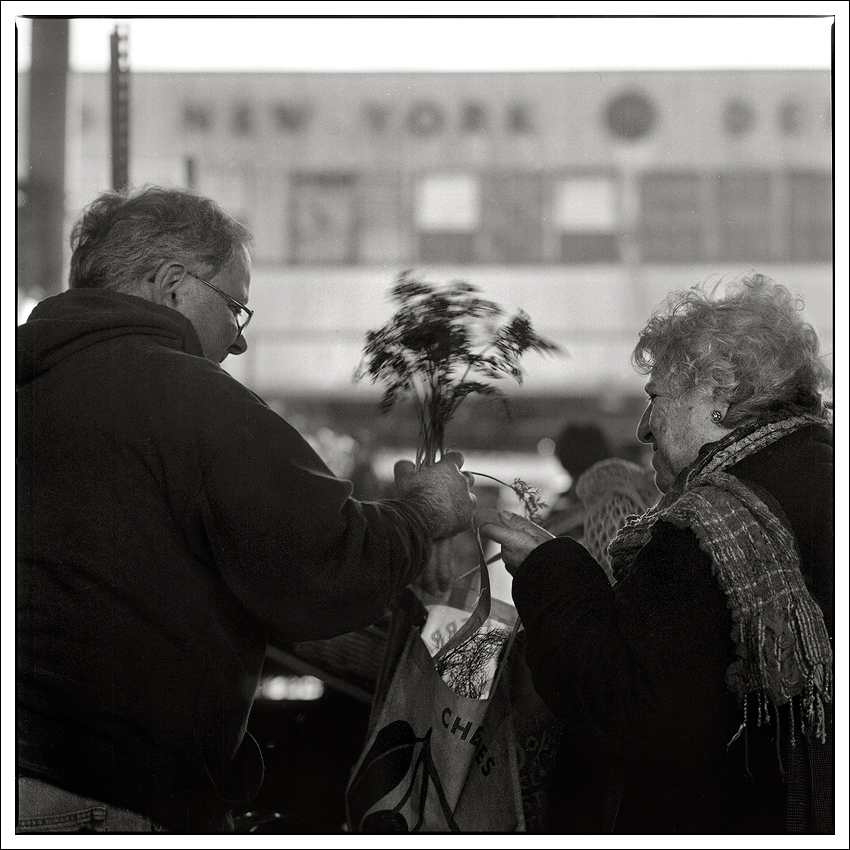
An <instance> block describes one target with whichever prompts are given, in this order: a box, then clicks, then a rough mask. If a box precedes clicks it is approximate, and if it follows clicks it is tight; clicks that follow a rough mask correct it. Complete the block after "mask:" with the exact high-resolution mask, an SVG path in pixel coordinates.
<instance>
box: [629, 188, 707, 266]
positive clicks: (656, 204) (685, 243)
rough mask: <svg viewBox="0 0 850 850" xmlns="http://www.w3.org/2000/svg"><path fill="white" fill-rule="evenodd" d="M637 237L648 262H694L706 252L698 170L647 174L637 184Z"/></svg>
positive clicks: (644, 257)
mask: <svg viewBox="0 0 850 850" xmlns="http://www.w3.org/2000/svg"><path fill="white" fill-rule="evenodd" d="M640 205H641V228H640V241H641V253H642V256H643V259H644V260H646V261H648V262H661V263H663V262H693V261H694V260H701V259H703V258H704V255H705V245H704V235H703V232H704V224H705V215H704V213H703V210H702V205H701V203H700V180H699V175H697V174H647V175H645V176H644V178H643V180H642V181H641V186H640Z"/></svg>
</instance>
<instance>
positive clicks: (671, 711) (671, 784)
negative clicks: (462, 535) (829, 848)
mask: <svg viewBox="0 0 850 850" xmlns="http://www.w3.org/2000/svg"><path fill="white" fill-rule="evenodd" d="M727 471H728V472H730V473H732V474H734V475H736V476H737V477H739V478H740V479H742V480H744V481H745V482H747V483H749V484H750V486H753V485H755V487H756V488H758V491H759V492H760V493H761V495H762V496H763V498H764V499H765V500H768V501H769V502H770V504H771V506H772V507H773V508H774V509H775V511H780V512H781V513H782V514H784V516H780V519H782V520H783V522H786V523H787V524H788V525H789V526H790V528H791V529H792V530H793V531H794V534H795V537H796V539H797V542H798V545H799V548H800V552H801V558H802V571H803V574H804V576H805V578H806V581H807V584H808V586H809V588H810V591H811V592H812V595H813V597H814V598H815V601H816V602H818V604H819V605H820V606H821V608H822V610H823V612H824V618H825V621H826V624H827V628H828V630H829V633H830V636H832V635H833V634H834V572H833V569H834V482H833V474H834V473H833V449H832V436H831V433H830V431H829V430H828V429H827V428H825V427H822V426H807V427H805V428H803V429H801V430H799V431H797V432H794V433H792V434H790V435H788V436H787V437H785V438H783V439H781V440H779V441H777V442H776V443H774V444H773V445H771V446H769V447H767V448H765V449H762V450H761V451H759V452H757V453H755V454H753V455H751V456H749V457H747V458H745V459H744V460H743V461H741V462H740V463H739V464H737V465H736V466H733V467H731V468H730V469H728V470H727ZM765 492H766V494H767V495H765ZM776 503H778V505H779V507H776ZM513 595H514V600H515V603H516V606H517V609H518V610H519V613H520V615H521V617H522V620H523V623H524V625H525V628H526V630H527V632H528V649H527V653H526V658H527V660H528V663H529V666H530V668H531V670H532V673H533V677H534V682H535V686H536V687H537V689H538V691H539V692H540V694H541V696H543V698H544V699H545V700H546V701H547V703H548V704H549V706H550V707H551V708H552V709H553V711H554V712H555V713H556V714H557V715H558V716H559V718H560V719H561V720H563V722H564V724H565V732H564V735H565V738H564V743H563V746H562V748H561V754H560V756H559V767H558V778H557V787H556V789H555V791H554V798H553V799H554V803H555V806H554V814H555V820H554V821H553V824H552V827H553V830H554V831H565V832H600V831H602V830H603V829H605V824H606V823H609V822H610V815H611V813H610V812H609V813H607V815H606V812H605V805H606V798H607V799H608V801H609V802H610V800H611V799H614V798H612V797H611V796H610V794H609V793H608V782H609V779H610V776H611V775H612V772H613V774H614V775H615V776H616V775H619V776H621V777H622V780H623V784H624V790H623V793H622V797H621V803H620V808H619V813H618V816H617V819H616V826H615V831H616V832H621V833H644V834H645V833H670V832H677V833H695V834H711V833H777V832H783V831H784V830H785V824H784V815H785V792H786V786H785V784H784V783H783V778H782V772H781V768H780V759H779V753H778V749H777V742H776V721H775V719H774V720H773V721H772V723H771V725H770V726H766V725H765V726H762V727H761V728H759V727H758V726H757V718H756V716H755V715H753V714H752V713H751V717H750V724H749V731H748V734H747V735H746V736H744V735H741V736H740V737H739V738H738V739H736V740H735V741H734V742H732V739H733V738H734V737H735V734H736V732H737V731H738V730H739V728H740V725H741V722H742V720H743V710H742V706H741V705H740V704H739V702H738V699H737V697H736V695H734V694H732V693H730V692H729V691H728V690H727V688H726V684H725V673H726V670H727V668H728V667H729V665H730V664H732V663H733V661H734V660H735V654H734V644H733V642H732V639H731V637H730V633H731V631H732V619H731V615H730V611H729V609H728V607H727V604H726V596H725V595H724V593H723V591H722V590H721V589H720V587H719V586H718V584H717V582H716V580H715V578H714V577H713V575H712V566H711V560H710V558H709V556H708V555H707V554H706V553H705V552H703V551H702V550H701V549H700V548H699V546H698V544H697V540H696V537H695V536H694V534H693V533H692V532H691V531H690V530H687V529H680V528H676V527H674V526H673V525H670V524H669V523H666V522H660V523H658V524H657V525H656V526H655V528H654V530H653V534H652V538H651V540H650V541H649V542H648V543H647V544H646V546H645V547H644V548H643V549H642V550H641V552H640V553H639V554H638V556H637V559H636V562H635V564H634V566H633V568H632V571H631V573H630V574H629V575H628V576H627V577H626V578H624V579H623V580H622V581H621V582H620V583H619V584H617V585H616V586H615V588H611V587H610V586H609V584H608V581H607V579H606V577H605V575H604V573H603V572H602V570H601V568H600V567H599V566H598V565H597V563H596V562H595V561H594V560H593V559H592V558H591V557H590V555H589V554H588V553H587V552H586V551H585V550H584V549H583V548H582V547H581V546H580V545H579V544H578V543H576V542H575V541H574V540H571V539H569V538H559V539H556V540H552V541H549V542H548V543H544V544H543V545H542V546H540V547H538V548H537V549H536V550H535V551H534V552H533V553H532V554H531V555H530V556H529V558H528V559H527V560H526V561H525V563H523V565H522V566H521V567H520V569H519V570H518V572H517V575H516V577H515V579H514V583H513ZM780 714H781V715H783V716H781V717H780V725H782V724H783V723H784V729H785V733H786V739H787V728H788V725H787V724H788V717H787V710H785V711H782V712H780ZM730 742H732V743H730ZM727 747H728V749H727ZM748 768H749V773H750V775H751V776H752V778H750V776H749V775H748V774H747V769H748Z"/></svg>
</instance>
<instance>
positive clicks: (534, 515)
mask: <svg viewBox="0 0 850 850" xmlns="http://www.w3.org/2000/svg"><path fill="white" fill-rule="evenodd" d="M469 471H470V472H471V473H472V475H473V476H474V477H476V478H489V479H490V480H491V481H495V482H496V483H497V484H501V485H502V486H503V487H507V488H508V489H510V490H513V491H514V493H516V495H517V498H518V499H519V500H520V501H521V502H522V505H523V508H524V509H525V515H526V517H528V519H530V520H531V521H532V522H537V523H539V522H541V521H542V519H543V508H545V507H547V504H546V502H544V501H543V500H542V499H541V498H540V488H539V487H532V486H531V485H529V484H527V483H526V482H525V481H523V480H522V478H515V479H514V483H513V484H508V483H507V482H505V481H502V480H501V479H500V478H496V477H495V476H493V475H487V474H486V473H484V472H472V470H469Z"/></svg>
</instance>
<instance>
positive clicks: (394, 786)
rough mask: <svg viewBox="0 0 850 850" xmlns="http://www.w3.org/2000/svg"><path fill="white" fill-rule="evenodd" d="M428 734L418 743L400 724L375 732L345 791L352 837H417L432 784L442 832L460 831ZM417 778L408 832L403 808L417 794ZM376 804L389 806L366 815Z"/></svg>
mask: <svg viewBox="0 0 850 850" xmlns="http://www.w3.org/2000/svg"><path fill="white" fill-rule="evenodd" d="M431 732H432V729H429V730H428V731H427V732H426V733H425V735H424V737H422V738H419V737H417V736H416V733H415V732H414V731H413V729H412V728H411V726H410V724H409V723H407V722H405V721H404V720H395V721H393V722H392V723H390V724H388V725H387V726H385V727H384V728H383V729H381V731H380V732H378V734H377V735H376V736H375V741H374V743H373V744H372V746H371V747H370V748H369V752H368V753H367V754H366V756H365V758H364V759H363V762H362V764H361V765H360V769H359V770H358V771H357V774H356V775H355V777H354V779H353V780H352V782H351V786H350V789H349V794H348V804H349V811H350V814H351V821H352V823H353V824H354V827H355V831H356V832H367V833H388V832H418V831H419V830H420V829H421V828H422V824H423V822H424V819H425V804H426V802H427V800H428V794H429V792H430V789H431V786H432V785H433V791H434V793H435V794H436V796H437V801H438V802H439V804H440V808H441V809H442V812H443V815H444V816H445V819H446V827H447V828H448V829H450V830H451V831H452V832H460V828H459V827H458V825H457V824H456V823H455V820H454V817H453V816H452V809H451V806H449V804H448V802H447V800H446V795H445V793H444V792H443V786H442V783H441V782H440V777H439V775H438V773H437V768H436V765H435V764H434V759H433V758H432V756H431ZM417 779H418V780H419V783H418V785H419V792H418V798H416V799H415V800H412V801H411V811H412V813H413V815H415V817H416V822H415V823H414V824H413V827H412V828H411V827H410V825H409V824H408V822H407V819H406V818H405V817H404V815H403V814H402V809H403V808H404V807H405V804H407V803H408V800H410V798H411V796H412V795H413V793H414V791H415V790H416V787H417ZM394 791H395V792H396V793H395V794H394V793H393V792H394ZM396 798H397V799H396ZM393 800H395V803H394V804H393ZM381 801H383V802H384V803H385V804H386V805H387V806H392V807H391V808H385V809H377V810H375V811H370V810H371V809H372V807H373V806H375V805H377V804H378V803H379V802H381ZM367 813H368V814H367Z"/></svg>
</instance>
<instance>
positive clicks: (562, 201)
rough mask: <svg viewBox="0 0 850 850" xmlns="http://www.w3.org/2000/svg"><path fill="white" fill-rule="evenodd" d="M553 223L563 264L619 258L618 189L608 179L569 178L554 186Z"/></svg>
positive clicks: (605, 261) (603, 261)
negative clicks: (557, 235)
mask: <svg viewBox="0 0 850 850" xmlns="http://www.w3.org/2000/svg"><path fill="white" fill-rule="evenodd" d="M554 201H555V203H554V216H553V218H554V222H555V227H556V228H557V231H558V234H559V242H560V251H559V253H560V261H561V262H562V263H611V262H616V261H617V260H618V259H619V249H618V242H617V224H618V220H619V208H618V198H617V186H616V183H615V182H614V180H613V179H612V178H610V177H603V176H599V177H591V176H587V177H571V178H568V179H564V180H561V181H560V182H559V183H557V185H556V187H555V198H554Z"/></svg>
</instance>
